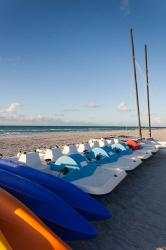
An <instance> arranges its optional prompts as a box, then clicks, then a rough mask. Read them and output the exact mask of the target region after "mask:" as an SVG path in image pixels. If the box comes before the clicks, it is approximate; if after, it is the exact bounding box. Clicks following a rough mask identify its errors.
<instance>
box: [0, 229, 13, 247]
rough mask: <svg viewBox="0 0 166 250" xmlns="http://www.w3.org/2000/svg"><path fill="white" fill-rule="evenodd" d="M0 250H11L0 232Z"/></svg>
mask: <svg viewBox="0 0 166 250" xmlns="http://www.w3.org/2000/svg"><path fill="white" fill-rule="evenodd" d="M0 249H1V250H12V248H11V246H10V244H9V243H8V242H7V240H6V238H5V236H4V235H3V233H2V232H1V231H0Z"/></svg>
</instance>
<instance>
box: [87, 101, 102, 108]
mask: <svg viewBox="0 0 166 250" xmlns="http://www.w3.org/2000/svg"><path fill="white" fill-rule="evenodd" d="M86 106H87V107H88V108H98V107H99V105H97V104H96V102H95V101H91V102H89V103H88V104H87V105H86Z"/></svg>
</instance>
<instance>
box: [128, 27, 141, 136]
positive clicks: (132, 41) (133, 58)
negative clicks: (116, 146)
mask: <svg viewBox="0 0 166 250" xmlns="http://www.w3.org/2000/svg"><path fill="white" fill-rule="evenodd" d="M130 37H131V49H132V62H133V70H134V82H135V93H136V106H137V116H138V128H139V137H140V138H142V130H141V119H140V108H139V97H138V83H137V72H136V63H135V49H134V38H133V30H132V29H130Z"/></svg>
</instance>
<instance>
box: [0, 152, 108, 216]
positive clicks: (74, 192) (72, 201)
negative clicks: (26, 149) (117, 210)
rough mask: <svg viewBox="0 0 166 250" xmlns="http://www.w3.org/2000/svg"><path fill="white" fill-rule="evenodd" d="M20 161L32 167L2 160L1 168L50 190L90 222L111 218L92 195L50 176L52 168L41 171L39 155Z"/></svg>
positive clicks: (34, 154)
mask: <svg viewBox="0 0 166 250" xmlns="http://www.w3.org/2000/svg"><path fill="white" fill-rule="evenodd" d="M20 156H21V155H20ZM28 158H29V161H28ZM30 159H31V162H30ZM20 160H22V162H26V161H28V163H30V164H31V165H32V167H28V166H27V165H24V164H22V163H21V162H11V161H7V160H0V168H1V169H4V170H7V171H10V172H13V173H15V174H17V175H20V176H22V177H26V178H27V179H29V180H31V181H34V182H36V183H38V184H40V185H42V186H44V187H46V188H48V189H50V190H51V191H52V192H54V193H56V194H57V195H58V196H60V197H61V198H62V199H63V200H65V201H66V202H67V203H68V204H69V205H70V206H72V207H73V208H74V209H76V210H77V211H78V212H79V213H81V214H82V215H83V216H84V217H86V218H87V219H88V220H103V219H107V218H110V217H111V212H109V211H108V210H107V209H106V208H104V207H103V206H102V205H101V204H100V203H99V202H97V201H96V200H95V199H93V198H92V197H91V196H90V195H88V194H87V193H85V192H83V191H82V190H81V189H79V188H77V187H76V186H75V185H73V184H71V183H70V182H67V181H64V180H62V179H60V178H58V177H56V176H53V175H50V174H48V172H49V169H50V166H44V167H45V168H46V169H47V173H44V172H43V171H40V165H41V161H40V158H39V155H38V153H35V152H34V153H33V152H32V153H27V154H23V156H22V157H21V158H20ZM36 167H38V169H39V170H38V169H35V168H36ZM50 173H51V174H52V173H54V172H53V171H52V170H50Z"/></svg>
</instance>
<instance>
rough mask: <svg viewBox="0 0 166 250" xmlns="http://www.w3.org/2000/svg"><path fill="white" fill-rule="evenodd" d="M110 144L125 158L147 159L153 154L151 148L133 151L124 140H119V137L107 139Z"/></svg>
mask: <svg viewBox="0 0 166 250" xmlns="http://www.w3.org/2000/svg"><path fill="white" fill-rule="evenodd" d="M106 141H107V143H108V145H109V146H111V148H112V149H113V150H114V151H115V152H118V154H119V156H121V157H123V158H128V159H137V158H138V159H141V160H145V159H148V158H149V157H151V156H152V153H151V152H150V150H143V149H139V150H135V151H132V150H131V149H130V148H129V147H128V146H127V145H126V144H125V143H124V141H122V140H119V139H117V138H111V139H110V140H106Z"/></svg>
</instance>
